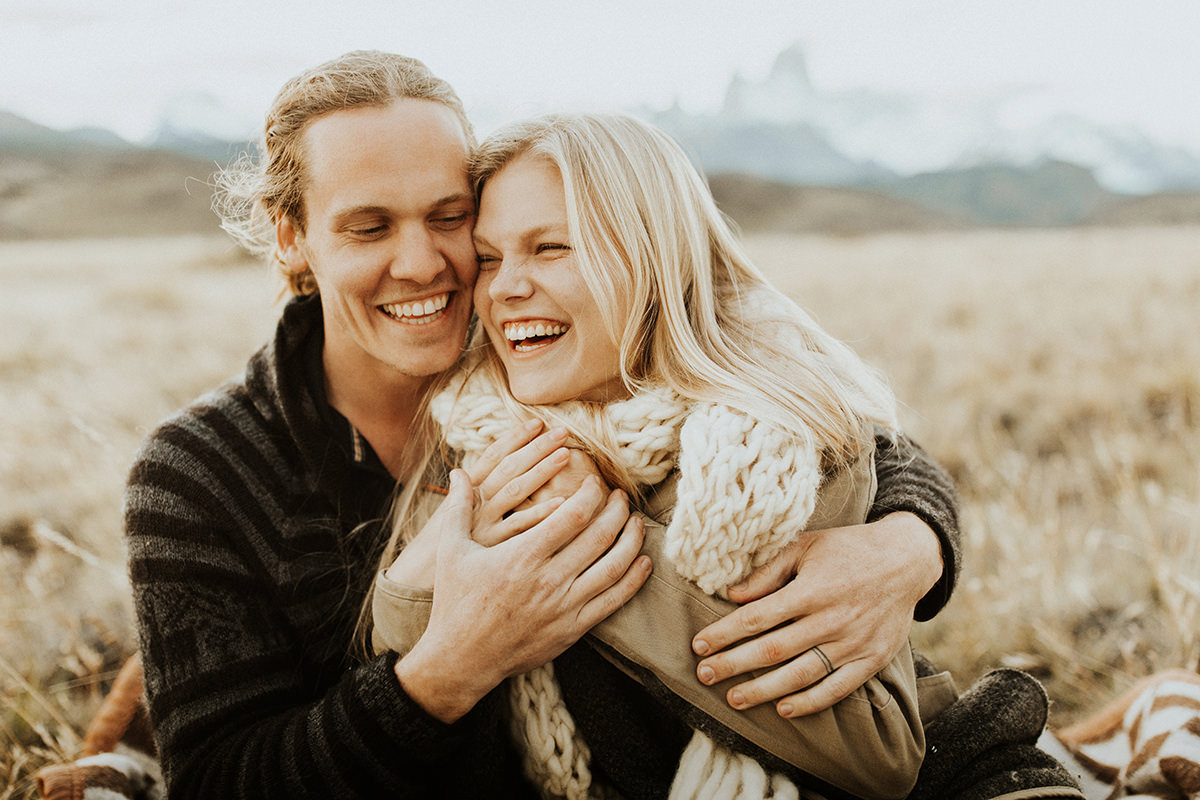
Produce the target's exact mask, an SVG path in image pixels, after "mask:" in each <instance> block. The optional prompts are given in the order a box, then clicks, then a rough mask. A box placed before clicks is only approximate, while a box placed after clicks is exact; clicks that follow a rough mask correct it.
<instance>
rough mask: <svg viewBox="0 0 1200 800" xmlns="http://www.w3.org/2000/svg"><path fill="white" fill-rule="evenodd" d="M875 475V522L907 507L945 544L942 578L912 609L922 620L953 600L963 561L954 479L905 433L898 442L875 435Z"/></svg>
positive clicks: (870, 514)
mask: <svg viewBox="0 0 1200 800" xmlns="http://www.w3.org/2000/svg"><path fill="white" fill-rule="evenodd" d="M875 475H876V479H877V480H878V482H879V485H878V489H877V490H876V494H875V502H874V504H873V505H872V506H871V509H870V511H869V512H868V513H867V521H868V522H874V521H875V520H877V519H879V518H880V517H884V516H886V515H888V514H891V513H893V512H895V511H909V512H911V513H913V514H916V515H917V516H918V517H920V518H921V519H922V520H924V522H925V524H926V525H928V526H929V527H930V528H931V529H932V530H933V532H934V533H935V534H936V535H937V537H938V541H939V542H940V543H941V547H942V563H943V569H942V577H941V578H940V579H939V580H938V582H937V583H936V584H934V586H933V588H932V589H930V590H929V592H928V593H927V594H926V595H925V597H923V598H921V601H920V602H919V603H917V607H916V610H915V611H914V613H913V616H914V618H915V619H916V620H917V621H918V622H923V621H925V620H929V619H932V618H933V617H935V616H936V615H937V613H938V612H939V611H941V610H942V607H943V606H945V605H946V601H948V600H949V599H950V593H951V592H953V591H954V584H955V581H956V580H957V579H958V572H959V569H960V567H961V564H962V536H961V533H960V532H959V528H958V498H957V496H956V494H955V491H954V483H953V481H951V479H950V476H949V475H948V474H947V473H946V471H945V470H944V469H942V468H941V467H940V466H938V464H937V462H935V461H934V460H933V459H932V458H930V457H929V454H928V453H926V452H925V451H924V450H922V449H921V447H920V446H918V445H917V443H916V442H914V441H912V440H911V439H909V438H908V437H907V436H905V435H904V434H897V436H896V439H895V441H892V440H891V439H890V438H888V437H887V436H885V435H876V437H875Z"/></svg>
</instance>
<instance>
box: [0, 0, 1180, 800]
mask: <svg viewBox="0 0 1200 800" xmlns="http://www.w3.org/2000/svg"><path fill="white" fill-rule="evenodd" d="M1197 31H1200V5H1198V4H1196V3H1193V2H1190V0H1146V2H1142V3H1139V4H1137V7H1136V10H1135V9H1134V7H1133V6H1132V5H1130V4H1128V3H1124V2H1110V1H1108V0H1092V1H1091V2H1085V1H1084V0H1070V1H1065V0H1064V2H1057V3H1053V4H1049V3H1039V2H1031V1H1029V0H1008V2H996V1H994V0H983V1H982V2H977V3H970V4H967V3H961V2H957V3H952V2H948V1H945V0H899V1H898V2H894V3H886V4H885V3H875V2H871V3H868V2H861V1H855V0H851V1H848V2H841V3H837V4H826V3H817V2H807V1H805V2H789V3H780V2H765V1H764V0H744V2H741V3H737V4H732V3H721V2H713V1H712V0H699V1H697V0H692V1H691V2H681V1H679V0H669V1H668V2H658V3H654V4H650V3H645V2H633V1H632V0H609V2H594V1H590V0H581V2H575V3H571V4H564V3H561V2H553V3H552V2H548V0H533V1H532V2H523V3H521V4H520V5H519V7H506V6H503V5H501V4H497V3H485V2H481V1H478V0H477V1H474V2H460V3H456V4H453V6H452V7H447V6H446V5H445V4H431V3H407V2H383V1H382V0H379V1H378V2H359V3H347V4H342V5H340V6H338V7H336V8H335V7H333V6H325V7H321V8H316V7H308V6H297V5H296V4H285V3H282V2H278V1H277V0H271V1H270V2H258V3H244V2H239V3H234V2H228V1H227V0H216V2H210V3H204V4H199V3H182V2H174V1H173V0H159V1H158V2H149V0H146V1H145V2H143V1H142V0H124V1H123V2H112V3H107V4H103V5H97V4H85V3H82V2H67V0H45V1H44V2H40V3H38V4H36V5H35V4H29V3H17V2H15V0H0V277H2V279H3V290H2V291H0V319H3V320H4V322H3V326H4V330H5V333H6V335H5V336H4V337H2V338H0V415H2V418H3V419H4V420H5V424H4V425H3V427H0V581H2V582H3V585H4V586H5V587H6V588H5V591H4V592H3V594H2V595H0V800H3V799H4V798H8V797H23V796H26V795H27V794H28V793H29V792H30V791H31V784H30V782H29V776H30V775H31V774H32V771H33V770H35V769H36V768H37V767H38V766H40V765H41V764H45V763H48V762H53V761H57V760H62V759H65V758H70V757H72V756H73V755H74V754H75V753H76V752H77V750H78V746H79V734H80V731H81V726H82V725H84V724H85V723H86V720H87V719H88V716H89V714H90V713H92V711H93V710H94V708H95V704H96V702H97V700H98V698H99V697H100V696H101V695H102V693H103V691H104V688H105V687H106V685H107V683H108V682H109V681H110V680H111V678H112V677H113V674H114V671H115V669H116V668H118V667H119V665H120V664H121V663H122V661H123V659H124V658H126V657H127V656H128V655H129V654H130V653H131V652H132V651H133V650H134V649H135V648H136V642H135V641H134V635H133V633H132V622H131V619H130V616H129V598H128V582H127V578H126V575H125V568H124V551H123V544H122V540H121V522H120V502H121V500H120V496H121V488H122V484H123V480H124V473H125V470H126V468H127V466H128V464H129V461H130V459H131V458H132V456H133V453H134V451H135V449H136V447H137V444H138V442H139V441H140V440H141V438H142V437H143V436H144V435H145V434H146V433H147V432H148V430H149V429H150V428H152V427H153V425H154V424H155V422H156V421H158V420H159V419H161V418H162V417H163V416H165V415H166V414H168V413H170V412H171V411H172V410H174V409H176V408H178V407H180V406H182V405H183V404H185V403H187V402H188V401H189V400H190V399H192V398H193V397H195V396H196V395H198V394H199V393H201V392H203V391H204V390H205V389H207V388H209V387H211V386H214V385H216V384H217V383H218V382H220V381H221V380H224V379H226V378H228V377H230V376H233V375H235V374H237V373H238V372H239V371H240V369H241V367H242V365H243V364H244V363H245V360H246V359H247V357H248V356H249V355H250V354H251V353H252V352H253V351H254V349H255V348H256V347H257V346H259V345H260V344H261V343H262V342H263V341H265V340H266V338H267V336H268V335H269V333H270V331H271V329H272V327H273V324H274V320H275V317H276V316H277V314H278V305H277V303H276V300H277V296H278V293H279V290H280V288H281V286H280V284H279V282H278V281H277V279H276V278H275V277H274V275H273V274H272V272H271V270H270V268H269V267H268V266H266V265H264V264H262V263H260V262H257V261H255V260H253V259H251V258H249V257H248V256H246V255H245V254H243V253H242V252H240V251H239V250H238V249H237V248H236V247H235V246H234V245H233V244H232V243H231V242H230V241H229V240H228V239H226V238H225V237H223V235H222V234H221V233H220V231H219V229H218V226H217V220H216V218H215V217H214V216H213V215H212V213H211V211H210V210H209V202H210V189H209V181H210V178H211V175H212V174H213V172H214V171H215V170H216V169H217V168H218V167H219V166H220V165H221V164H224V163H226V162H228V161H229V160H230V159H231V158H233V157H235V156H236V155H237V154H238V153H240V152H243V151H245V150H247V149H249V148H252V147H253V146H254V145H253V140H254V139H255V137H256V136H257V135H258V130H259V127H260V125H261V119H262V115H263V112H264V111H265V109H266V108H267V106H268V104H269V103H270V101H271V99H272V97H273V95H274V93H275V91H276V90H277V89H278V88H279V86H280V85H281V84H282V83H283V82H284V81H285V80H287V79H288V78H289V77H291V76H292V75H294V74H296V73H297V72H299V71H301V70H303V69H305V68H307V67H310V66H313V65H315V64H317V63H319V62H321V61H324V60H326V59H328V58H332V57H334V56H337V55H339V54H340V53H342V52H345V51H347V50H351V49H363V48H378V49H385V50H391V51H396V52H402V53H405V54H409V55H413V56H416V57H418V58H421V59H422V60H424V61H425V62H426V63H427V64H429V65H430V67H431V68H432V69H433V70H434V71H435V72H437V73H438V74H440V75H441V76H443V77H445V78H447V79H448V80H449V81H450V82H451V83H452V84H453V85H454V86H455V87H456V88H457V89H458V91H459V93H460V95H461V96H462V97H463V99H464V102H465V103H466V106H467V110H468V112H469V113H470V115H471V117H472V119H473V121H474V123H475V125H476V128H477V131H478V132H479V133H480V134H481V135H486V133H487V132H488V131H490V130H492V129H493V128H495V127H496V126H497V125H498V124H501V123H503V122H505V121H508V120H512V119H516V118H520V117H524V116H528V115H531V114H535V113H540V112H543V111H552V110H563V109H587V110H621V111H627V112H630V113H633V114H636V115H638V116H641V117H643V118H645V119H648V120H650V121H652V122H655V123H657V124H658V125H660V126H662V127H663V128H665V129H666V130H667V131H669V132H670V133H672V134H673V135H674V136H676V138H678V139H679V141H680V142H681V143H682V144H683V145H684V147H685V148H686V149H687V150H688V152H689V153H690V154H691V155H692V156H693V158H694V159H695V160H696V162H697V164H698V165H700V166H701V167H702V169H703V170H704V171H705V173H706V174H707V175H708V177H709V179H710V184H711V186H712V188H713V192H714V194H715V196H716V197H717V200H718V202H719V204H720V205H721V207H722V208H723V209H724V210H725V211H726V212H727V213H728V214H729V215H730V216H731V217H732V218H733V219H734V220H735V221H736V222H737V223H738V225H739V227H740V228H741V229H742V231H743V232H744V235H745V238H746V242H747V245H748V247H749V249H750V251H751V254H752V255H753V256H754V257H755V259H756V261H757V263H758V264H759V266H760V267H762V268H763V269H764V271H766V272H767V273H768V275H769V276H770V277H771V278H772V279H773V280H774V281H776V282H777V284H778V285H779V286H780V287H781V288H783V289H784V290H785V291H786V292H788V293H789V294H790V295H791V296H792V297H794V298H796V299H797V300H798V301H799V302H800V303H801V305H803V306H805V307H806V308H807V309H809V310H810V311H811V312H812V313H813V314H814V315H815V316H816V317H817V318H818V319H819V320H820V321H821V322H822V324H823V325H825V326H826V327H827V328H828V329H829V330H831V331H832V332H833V333H834V334H836V335H838V336H840V337H842V338H844V339H846V340H848V341H849V342H851V343H852V344H853V346H854V347H855V348H857V349H858V350H859V352H861V353H862V354H863V355H864V356H865V357H866V358H867V359H868V360H870V361H871V362H872V363H874V364H876V365H877V366H879V367H881V368H882V369H883V370H884V371H886V372H887V373H888V374H889V375H890V376H891V378H892V380H893V383H894V385H895V388H896V392H897V394H898V395H899V397H900V399H901V400H902V402H903V403H904V412H903V422H904V425H905V427H906V428H907V429H908V430H909V432H910V433H912V435H913V436H914V437H915V438H916V439H917V440H918V441H919V442H921V443H922V444H923V445H925V446H926V447H927V448H928V449H929V450H930V451H931V452H932V453H933V455H934V456H935V457H936V458H937V459H938V460H939V461H941V462H942V463H943V464H944V465H946V467H947V468H948V469H949V470H950V471H951V472H952V474H953V475H954V477H955V479H956V481H957V483H958V486H959V490H960V492H961V500H962V509H963V519H962V522H963V531H964V540H965V545H966V564H965V571H964V573H963V575H962V576H961V578H960V582H959V586H958V589H957V591H956V594H955V597H954V599H953V600H952V601H951V603H950V605H949V606H948V608H947V609H946V610H945V611H944V612H943V613H942V614H941V615H940V616H939V617H938V618H937V619H936V620H934V621H933V622H930V623H926V624H922V625H919V626H917V628H916V630H915V632H914V638H915V640H916V642H917V645H918V647H920V648H921V649H923V650H925V651H926V652H928V653H929V654H930V655H931V656H933V657H934V659H935V660H936V661H939V662H941V663H943V664H945V665H946V666H948V667H950V668H952V669H953V670H954V671H955V673H956V675H957V676H958V680H959V684H960V686H964V685H966V684H968V683H969V682H971V681H972V680H974V678H975V677H977V676H979V675H981V674H982V673H983V672H985V671H986V670H988V669H990V668H993V667H996V666H1001V665H1007V666H1018V667H1021V668H1024V669H1027V670H1030V671H1031V672H1033V673H1034V674H1035V675H1037V676H1038V677H1039V678H1041V679H1042V680H1043V681H1044V682H1045V683H1046V685H1047V687H1048V689H1049V691H1050V695H1051V697H1052V700H1053V707H1052V720H1053V721H1054V722H1055V724H1063V723H1066V722H1069V721H1072V720H1074V719H1076V718H1078V717H1079V716H1080V715H1081V714H1084V713H1086V712H1087V711H1089V710H1092V709H1094V708H1096V707H1097V706H1098V705H1099V704H1100V703H1102V702H1103V701H1104V700H1106V699H1108V698H1109V697H1111V696H1113V695H1114V694H1115V692H1116V691H1117V690H1119V689H1121V688H1124V687H1125V686H1128V685H1129V684H1130V683H1132V682H1133V681H1134V680H1136V679H1137V678H1138V677H1140V676H1142V675H1145V674H1148V673H1149V672H1152V671H1154V670H1157V669H1161V668H1164V667H1169V666H1182V667H1185V668H1189V669H1195V668H1196V666H1197V661H1198V659H1200V642H1198V640H1197V631H1200V625H1198V623H1200V611H1198V603H1200V552H1198V551H1200V435H1198V434H1200V336H1198V334H1200V325H1198V324H1197V322H1196V319H1197V311H1198V310H1200V102H1197V101H1198V100H1200V91H1198V89H1200V83H1198V81H1197V76H1200V50H1197V49H1196V48H1195V47H1194V37H1195V34H1196V32H1197Z"/></svg>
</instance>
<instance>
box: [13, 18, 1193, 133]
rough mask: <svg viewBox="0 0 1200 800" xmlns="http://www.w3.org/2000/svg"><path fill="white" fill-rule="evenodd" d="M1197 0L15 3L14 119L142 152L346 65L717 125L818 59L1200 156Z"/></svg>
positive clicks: (866, 80)
mask: <svg viewBox="0 0 1200 800" xmlns="http://www.w3.org/2000/svg"><path fill="white" fill-rule="evenodd" d="M1198 38H1200V1H1198V0H1124V1H1121V2H1118V1H1117V0H872V2H866V1H865V0H819V1H818V0H778V1H777V2H767V1H766V0H729V2H717V1H716V0H666V2H656V0H605V1H604V2H601V1H600V0H524V1H521V2H509V3H505V2H497V0H457V2H438V3H428V2H404V0H390V1H389V0H364V1H363V2H353V0H346V1H345V2H333V0H325V2H321V3H311V2H304V1H303V0H294V1H293V2H287V3H285V2H280V1H279V0H269V1H267V2H256V0H107V2H95V0H87V1H86V2H85V0H0V109H6V110H9V111H13V112H16V113H18V114H21V115H23V116H27V117H29V118H31V119H34V120H36V121H38V122H42V123H43V124H48V125H51V126H54V127H74V126H80V125H99V126H103V127H107V128H110V129H112V130H115V131H117V132H118V133H120V134H121V135H123V136H125V137H127V138H130V139H134V140H137V139H141V138H142V137H144V136H146V135H148V134H149V133H150V132H151V131H152V130H153V129H154V128H155V126H156V125H157V123H158V121H159V119H160V117H161V114H162V113H163V109H164V108H165V107H167V106H168V104H169V103H170V102H172V98H175V97H178V96H179V95H180V94H186V93H200V94H209V95H212V96H214V97H216V98H217V100H218V101H219V103H220V104H221V105H222V106H223V107H225V108H226V109H228V110H229V111H230V112H231V113H232V115H233V116H234V117H235V118H237V119H240V120H243V121H244V124H246V125H248V126H254V125H256V124H257V121H258V120H259V119H260V118H261V115H262V112H263V111H264V110H265V108H266V106H267V104H268V103H269V102H270V99H271V97H272V96H273V95H274V93H275V91H276V90H277V89H278V87H279V86H280V84H282V82H283V81H284V80H286V79H287V78H288V77H290V76H291V75H293V74H295V73H296V72H298V71H300V70H302V69H304V68H306V67H308V66H311V65H313V64H316V63H318V62H320V61H323V60H325V59H327V58H330V57H333V56H336V55H338V54H340V53H342V52H344V51H346V50H351V49H358V48H379V49H386V50H393V51H396V52H401V53H405V54H408V55H413V56H416V57H418V58H420V59H422V60H423V61H425V62H426V63H427V64H429V65H430V66H431V67H432V68H433V69H434V71H435V72H437V73H438V74H440V75H442V76H443V77H445V78H447V79H449V80H450V81H451V83H453V84H454V86H455V87H456V88H457V89H458V90H459V93H460V94H461V95H462V97H463V99H464V101H465V102H466V103H467V108H468V111H471V110H472V109H474V110H475V112H476V115H477V116H481V117H484V118H485V120H484V121H487V120H491V119H493V118H499V119H505V118H512V117H516V116H524V115H527V114H530V113H535V112H539V111H543V110H548V109H554V108H564V107H570V108H603V109H615V108H628V107H634V106H637V105H650V106H654V107H664V106H666V105H669V104H670V103H671V102H672V101H673V100H675V99H678V100H679V101H680V102H681V103H682V104H683V105H684V107H685V108H688V109H690V110H693V111H701V110H707V109H713V108H715V107H716V106H717V105H718V104H719V102H720V98H721V96H722V94H723V92H724V89H725V87H726V85H727V84H728V81H729V77H730V76H731V75H732V74H733V73H734V72H735V71H740V72H741V73H742V74H743V75H745V76H746V77H748V78H751V79H753V78H759V77H762V76H763V75H765V74H766V72H767V70H768V69H769V67H770V64H771V62H772V60H773V59H774V57H775V56H776V55H777V54H778V53H779V52H780V51H781V50H783V49H784V48H785V47H787V46H789V45H790V44H793V43H795V42H800V43H801V44H803V46H804V48H805V52H806V53H807V55H808V63H809V69H810V72H811V75H812V79H813V81H814V83H815V84H816V85H817V87H818V88H819V89H824V90H829V91H840V90H845V89H850V88H855V87H864V88H872V89H884V90H897V91H904V92H909V93H913V94H925V95H928V94H937V95H952V94H961V93H971V92H985V91H993V90H998V89H999V90H1013V89H1021V90H1030V91H1033V90H1036V92H1037V93H1038V95H1039V96H1040V97H1041V98H1042V100H1043V102H1045V103H1049V104H1051V105H1053V106H1055V107H1057V108H1061V109H1062V110H1065V111H1073V112H1078V113H1082V114H1083V115H1085V116H1087V117H1089V118H1091V119H1094V120H1097V121H1101V122H1108V123H1118V124H1132V125H1136V126H1138V127H1140V128H1141V129H1143V130H1144V131H1145V132H1147V133H1149V134H1151V135H1152V136H1154V137H1156V138H1158V139H1160V140H1162V141H1164V142H1168V143H1175V144H1180V145H1183V146H1186V147H1188V149H1193V150H1194V149H1196V148H1197V146H1200V46H1198V45H1197V39H1198Z"/></svg>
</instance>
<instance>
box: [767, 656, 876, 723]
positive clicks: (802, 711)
mask: <svg viewBox="0 0 1200 800" xmlns="http://www.w3.org/2000/svg"><path fill="white" fill-rule="evenodd" d="M878 671H879V670H878V668H877V667H873V666H871V665H870V663H869V662H867V661H865V660H863V661H853V662H851V663H849V664H846V665H845V666H843V667H841V668H839V669H837V670H834V672H833V674H832V675H830V676H829V677H828V678H826V679H825V680H823V681H821V682H820V683H817V684H814V685H813V686H812V687H811V688H809V689H807V690H806V691H803V692H797V693H796V694H791V695H787V696H786V697H782V698H780V699H779V701H778V702H776V703H775V711H776V712H777V713H778V714H779V716H781V717H789V718H791V717H803V716H805V715H807V714H815V713H817V712H818V711H824V710H825V709H827V708H832V707H833V706H834V705H835V704H837V703H840V702H841V701H842V700H845V699H846V698H847V697H849V696H850V695H851V694H853V693H854V690H856V689H857V688H858V687H860V686H862V685H863V684H864V683H866V682H867V681H869V680H870V679H871V678H872V677H873V676H874V675H875V673H877V672H878Z"/></svg>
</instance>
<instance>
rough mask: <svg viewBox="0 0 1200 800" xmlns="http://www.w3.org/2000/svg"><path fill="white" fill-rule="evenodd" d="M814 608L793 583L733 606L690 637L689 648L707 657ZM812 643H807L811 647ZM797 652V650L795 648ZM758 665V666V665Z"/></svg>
mask: <svg viewBox="0 0 1200 800" xmlns="http://www.w3.org/2000/svg"><path fill="white" fill-rule="evenodd" d="M812 608H813V604H812V598H811V597H809V596H808V595H807V593H806V592H805V591H804V589H803V588H802V587H800V586H799V585H797V584H796V583H795V582H793V583H789V584H787V586H785V587H784V588H783V589H780V590H779V591H776V592H772V593H771V594H769V595H767V596H766V597H764V598H762V599H760V600H755V601H753V602H751V603H747V604H746V605H744V606H740V607H738V608H735V609H734V610H733V611H731V612H729V613H728V614H726V615H725V616H724V617H722V618H721V619H719V620H717V621H716V622H714V623H712V624H711V625H708V626H707V627H705V628H703V629H702V630H701V631H700V632H699V633H697V634H696V635H695V636H694V637H692V650H693V651H694V652H695V653H696V655H698V656H707V655H709V654H711V653H716V652H719V651H721V650H724V649H725V648H726V647H729V646H730V645H732V644H736V643H737V642H740V641H742V640H743V639H745V638H747V637H749V636H755V635H757V634H760V633H762V632H763V631H768V630H771V629H772V628H774V627H776V626H777V625H780V624H782V623H784V622H787V621H788V620H792V619H797V618H799V617H803V616H804V615H805V614H807V613H809V611H810V609H812ZM813 644H815V642H813V643H809V644H808V645H807V646H808V647H811V646H812V645H813ZM797 652H800V651H797ZM760 666H761V665H760Z"/></svg>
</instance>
